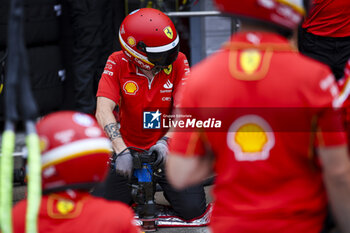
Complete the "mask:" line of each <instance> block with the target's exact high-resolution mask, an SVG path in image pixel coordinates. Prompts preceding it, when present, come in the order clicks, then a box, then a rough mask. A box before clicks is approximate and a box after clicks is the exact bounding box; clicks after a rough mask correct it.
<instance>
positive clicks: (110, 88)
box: [95, 8, 206, 220]
mask: <svg viewBox="0 0 350 233" xmlns="http://www.w3.org/2000/svg"><path fill="white" fill-rule="evenodd" d="M119 41H120V44H121V47H122V51H119V52H115V53H113V54H112V55H111V56H110V57H109V58H108V61H107V64H106V66H105V70H104V72H103V75H102V77H101V80H100V83H99V87H98V91H97V109H96V118H97V120H98V123H99V124H100V126H101V127H103V128H104V130H105V132H106V134H107V135H108V136H109V138H110V140H111V141H112V146H113V149H114V151H115V153H116V154H118V156H117V158H116V161H115V167H114V168H113V169H112V170H111V171H110V174H109V175H108V178H107V180H106V182H105V183H104V187H97V189H96V190H95V194H96V195H101V196H103V197H106V198H107V199H110V200H119V201H122V202H124V203H127V204H131V203H132V202H133V199H132V196H131V186H130V184H129V178H130V177H131V176H132V172H133V157H132V153H137V152H138V151H140V150H138V149H137V148H139V149H143V150H148V151H149V152H155V153H156V154H157V157H158V158H157V160H156V161H155V164H157V165H158V166H160V167H161V168H163V163H164V161H165V160H166V156H167V153H168V139H169V137H170V135H169V133H167V132H166V131H165V130H164V129H162V127H160V124H161V122H160V115H161V113H163V114H171V112H172V110H173V106H175V105H176V104H177V102H178V99H179V98H180V97H181V95H179V89H180V87H181V86H183V85H184V83H185V81H186V75H187V74H188V72H189V65H188V61H187V58H186V56H185V55H184V54H183V53H181V52H179V35H178V34H177V32H176V29H175V26H174V24H173V23H172V21H171V20H170V18H169V17H168V16H166V15H165V14H164V13H162V12H161V11H159V10H156V9H152V8H142V9H139V10H136V11H134V12H132V13H130V14H129V15H128V16H127V17H126V18H125V19H124V21H123V22H122V24H121V26H120V29H119ZM117 106H118V107H119V112H118V115H117V119H116V116H115V114H114V110H115V108H116V107H117ZM145 112H148V113H149V114H151V115H152V116H151V119H150V121H149V122H148V123H149V124H144V123H145V122H144V120H145V117H144V115H145V114H146V113H145ZM118 123H120V127H119V124H118ZM130 147H133V148H132V149H131V148H130ZM135 147H136V148H135ZM162 170H163V171H164V169H162ZM156 182H158V183H159V184H160V185H161V187H162V188H163V191H164V195H165V198H166V199H167V200H168V201H169V203H170V204H171V206H172V207H173V209H174V210H175V212H176V214H177V215H178V216H180V217H182V218H183V219H185V220H191V219H194V218H196V217H199V216H200V215H202V214H203V213H204V212H205V210H206V200H205V193H204V189H203V186H202V185H197V186H194V187H190V188H188V189H186V190H183V191H180V192H179V191H177V190H174V189H173V188H172V187H171V186H170V185H169V183H168V182H167V178H166V177H165V174H164V172H162V173H161V174H160V176H159V177H157V180H156ZM101 193H102V194H101Z"/></svg>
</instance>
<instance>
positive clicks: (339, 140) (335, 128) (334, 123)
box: [310, 69, 347, 146]
mask: <svg viewBox="0 0 350 233" xmlns="http://www.w3.org/2000/svg"><path fill="white" fill-rule="evenodd" d="M320 77H321V79H320V81H319V85H318V86H316V87H314V88H313V89H310V92H311V93H312V95H310V97H312V99H311V100H310V101H313V103H312V105H313V106H314V107H315V108H316V109H317V111H318V113H317V118H318V121H317V125H318V131H317V138H316V145H317V146H337V145H344V144H346V143H347V139H346V133H345V129H344V114H343V109H342V108H341V107H342V103H340V102H339V96H340V93H339V89H338V85H337V83H336V81H335V78H334V76H333V75H332V74H331V73H330V71H329V70H328V69H325V70H323V73H322V75H320Z"/></svg>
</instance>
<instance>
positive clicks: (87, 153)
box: [37, 111, 111, 191]
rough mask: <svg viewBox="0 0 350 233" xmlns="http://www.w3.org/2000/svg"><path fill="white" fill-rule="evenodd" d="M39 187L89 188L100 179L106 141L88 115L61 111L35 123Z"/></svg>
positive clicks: (104, 168) (106, 153) (106, 155)
mask: <svg viewBox="0 0 350 233" xmlns="http://www.w3.org/2000/svg"><path fill="white" fill-rule="evenodd" d="M37 131H38V135H39V138H40V145H41V150H42V156H41V165H42V185H43V190H44V191H48V190H63V189H67V188H90V187H91V186H92V185H93V184H94V183H95V182H100V181H102V180H103V179H104V177H105V175H106V173H107V170H108V161H109V158H110V153H111V146H110V141H109V139H107V137H106V136H105V134H104V132H103V131H102V130H101V128H100V127H99V126H98V124H97V122H96V120H95V119H94V118H92V117H91V116H89V115H87V114H84V113H78V112H72V111H62V112H57V113H52V114H49V115H47V116H45V117H44V118H43V119H42V120H40V121H39V122H38V124H37Z"/></svg>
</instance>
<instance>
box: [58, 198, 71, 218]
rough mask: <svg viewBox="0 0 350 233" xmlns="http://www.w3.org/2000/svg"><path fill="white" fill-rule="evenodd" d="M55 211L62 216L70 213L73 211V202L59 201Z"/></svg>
mask: <svg viewBox="0 0 350 233" xmlns="http://www.w3.org/2000/svg"><path fill="white" fill-rule="evenodd" d="M56 208H57V211H58V212H59V213H61V214H63V215H66V214H68V213H70V212H71V211H72V210H73V209H74V202H73V201H71V200H65V199H61V200H59V201H58V202H57V204H56Z"/></svg>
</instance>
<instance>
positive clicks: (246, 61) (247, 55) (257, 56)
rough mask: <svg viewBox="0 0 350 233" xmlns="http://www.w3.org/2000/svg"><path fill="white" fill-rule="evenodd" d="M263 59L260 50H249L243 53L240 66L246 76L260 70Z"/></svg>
mask: <svg viewBox="0 0 350 233" xmlns="http://www.w3.org/2000/svg"><path fill="white" fill-rule="evenodd" d="M261 57H262V55H261V52H260V51H259V50H256V49H247V50H245V51H243V52H242V53H241V55H240V58H239V64H240V66H241V67H242V69H243V70H244V72H245V73H246V74H252V73H254V72H255V71H256V70H257V69H258V68H259V66H260V63H261Z"/></svg>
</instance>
